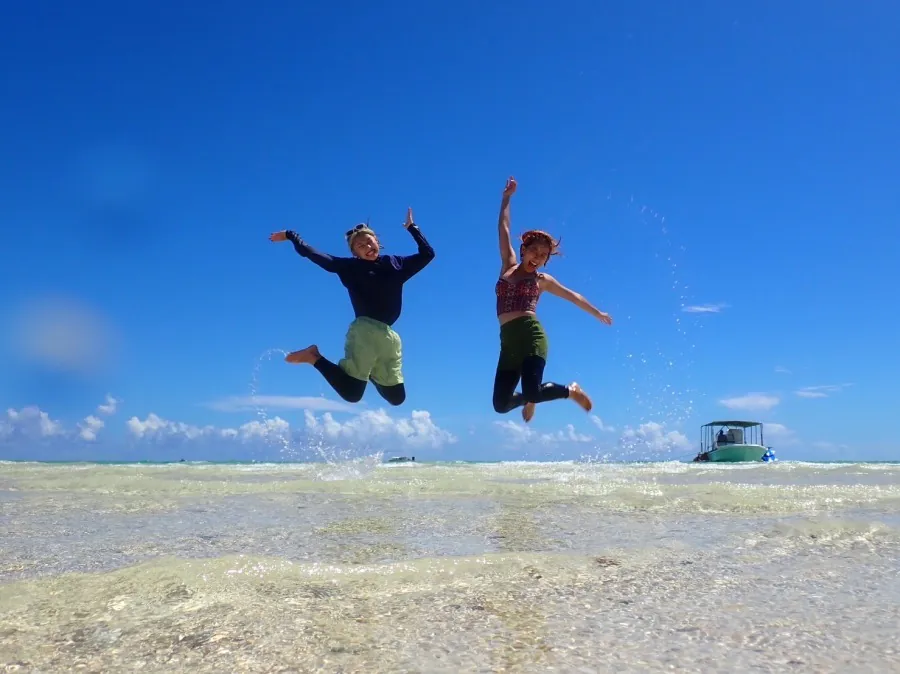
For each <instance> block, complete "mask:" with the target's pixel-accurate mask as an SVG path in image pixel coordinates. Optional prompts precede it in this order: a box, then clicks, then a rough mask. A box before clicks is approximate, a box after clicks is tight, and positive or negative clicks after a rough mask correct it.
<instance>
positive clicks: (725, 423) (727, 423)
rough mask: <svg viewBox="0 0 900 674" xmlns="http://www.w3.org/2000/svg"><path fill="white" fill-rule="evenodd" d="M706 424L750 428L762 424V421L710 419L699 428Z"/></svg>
mask: <svg viewBox="0 0 900 674" xmlns="http://www.w3.org/2000/svg"><path fill="white" fill-rule="evenodd" d="M707 426H732V427H733V428H750V427H751V426H762V423H760V422H759V421H710V422H709V423H708V424H703V426H701V428H706V427H707Z"/></svg>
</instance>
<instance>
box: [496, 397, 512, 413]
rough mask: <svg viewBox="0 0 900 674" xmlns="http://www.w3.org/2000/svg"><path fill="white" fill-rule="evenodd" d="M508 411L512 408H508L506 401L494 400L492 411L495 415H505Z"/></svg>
mask: <svg viewBox="0 0 900 674" xmlns="http://www.w3.org/2000/svg"><path fill="white" fill-rule="evenodd" d="M510 409H512V408H511V407H510V406H509V403H508V402H507V401H505V400H496V399H495V400H494V411H495V412H496V413H497V414H506V413H507V412H509V411H510Z"/></svg>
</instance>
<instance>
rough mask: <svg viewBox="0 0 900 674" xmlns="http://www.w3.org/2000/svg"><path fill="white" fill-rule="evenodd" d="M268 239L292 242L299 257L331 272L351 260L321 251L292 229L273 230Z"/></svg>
mask: <svg viewBox="0 0 900 674" xmlns="http://www.w3.org/2000/svg"><path fill="white" fill-rule="evenodd" d="M269 240H270V241H276V242H278V241H290V242H291V243H292V244H294V250H296V251H297V254H298V255H300V256H301V257H305V258H308V259H309V260H310V261H311V262H313V263H315V264H317V265H318V266H320V267H321V268H322V269H324V270H325V271H329V272H331V273H333V274H338V273H340V272H341V271H342V270H343V269H344V268H345V267H346V266H347V263H348V262H350V261H351V259H352V258H346V257H334V256H332V255H329V254H328V253H322V252H319V251H318V250H316V249H315V248H313V247H312V246H310V245H309V244H307V243H306V242H304V241H303V239H301V238H300V235H299V234H297V232H294V231H292V230H285V231H282V232H275V233H274V234H272V235H271V236H270V237H269Z"/></svg>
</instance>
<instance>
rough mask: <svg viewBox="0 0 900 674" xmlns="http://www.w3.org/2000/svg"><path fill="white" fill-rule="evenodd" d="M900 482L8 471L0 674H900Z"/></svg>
mask: <svg viewBox="0 0 900 674" xmlns="http://www.w3.org/2000/svg"><path fill="white" fill-rule="evenodd" d="M898 606H900V466H898V465H887V464H831V465H814V464H798V463H783V462H782V463H777V464H753V465H742V466H710V465H705V466H698V465H691V464H679V463H657V464H631V465H626V464H598V463H555V464H547V463H545V464H540V463H506V464H479V465H472V464H447V465H425V464H419V465H416V464H406V465H391V466H377V465H374V464H373V463H372V462H371V461H369V462H366V461H362V462H357V463H347V464H342V465H311V464H304V465H249V466H248V465H208V464H200V465H186V464H180V465H130V466H114V465H105V466H97V465H87V464H85V465H42V464H27V463H0V671H3V669H4V668H6V670H8V671H23V672H28V671H34V672H38V671H40V672H49V671H70V670H76V668H77V671H137V670H140V671H174V670H182V669H184V670H187V669H188V668H190V670H194V671H200V672H226V671H227V672H273V671H279V672H281V671H283V672H288V671H296V672H306V671H327V672H454V673H457V672H494V671H497V672H547V671H556V672H605V671H610V672H613V671H614V672H632V671H633V672H654V671H673V670H677V671H683V672H734V671H747V670H754V671H771V672H776V671H807V672H843V671H851V670H852V671H854V672H866V671H872V672H887V671H898V670H900V646H898V640H897V634H898V629H900V627H898V626H900V608H898Z"/></svg>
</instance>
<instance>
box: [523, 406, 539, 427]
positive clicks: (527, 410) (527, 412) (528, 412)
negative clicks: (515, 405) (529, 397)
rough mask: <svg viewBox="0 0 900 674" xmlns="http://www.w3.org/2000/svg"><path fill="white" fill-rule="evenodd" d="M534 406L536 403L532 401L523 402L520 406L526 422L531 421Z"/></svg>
mask: <svg viewBox="0 0 900 674" xmlns="http://www.w3.org/2000/svg"><path fill="white" fill-rule="evenodd" d="M536 407H537V405H535V404H534V403H525V404H524V405H523V406H522V419H524V420H525V423H526V424H527V423H528V422H529V421H531V418H532V417H533V416H534V410H535V408H536Z"/></svg>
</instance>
